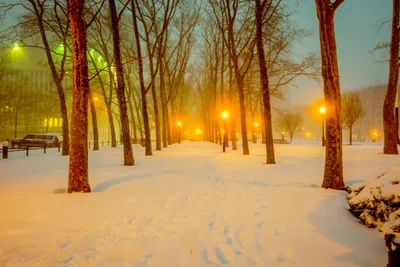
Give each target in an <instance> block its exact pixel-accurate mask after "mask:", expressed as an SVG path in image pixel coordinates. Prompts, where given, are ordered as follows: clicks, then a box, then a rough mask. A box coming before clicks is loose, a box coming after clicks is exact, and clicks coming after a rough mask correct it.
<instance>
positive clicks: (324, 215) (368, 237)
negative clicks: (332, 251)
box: [308, 194, 387, 267]
mask: <svg viewBox="0 0 400 267" xmlns="http://www.w3.org/2000/svg"><path fill="white" fill-rule="evenodd" d="M343 213H344V214H345V215H344V216H343V215H342V214H343ZM346 213H347V214H346ZM338 215H339V216H338ZM346 215H347V216H346ZM308 219H309V221H310V223H311V224H313V225H314V226H315V227H316V228H317V230H315V231H316V232H318V233H320V234H322V235H324V236H326V237H328V238H329V239H331V240H332V241H334V242H336V243H337V244H340V245H343V246H345V247H347V248H349V249H351V250H352V251H351V252H349V253H346V254H343V255H340V256H337V257H335V258H334V259H335V260H337V261H339V262H346V263H351V264H355V265H358V266H363V267H378V266H379V267H381V266H386V263H387V251H386V249H385V244H384V241H383V238H382V237H381V236H380V235H379V234H378V233H377V230H376V229H375V230H371V229H368V228H367V227H366V226H364V225H361V224H360V223H359V222H358V220H357V218H355V217H354V216H353V215H352V214H351V213H350V211H348V205H347V202H346V199H345V197H344V195H343V194H337V195H333V196H330V197H327V198H326V199H324V200H322V201H320V202H319V203H318V204H317V207H316V208H315V210H314V211H312V212H310V213H309V214H308Z"/></svg>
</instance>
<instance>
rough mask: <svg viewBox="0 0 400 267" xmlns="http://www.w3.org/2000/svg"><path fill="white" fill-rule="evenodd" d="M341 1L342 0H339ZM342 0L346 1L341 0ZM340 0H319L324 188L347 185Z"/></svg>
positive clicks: (317, 1)
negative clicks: (336, 24) (337, 22)
mask: <svg viewBox="0 0 400 267" xmlns="http://www.w3.org/2000/svg"><path fill="white" fill-rule="evenodd" d="M339 1H340V0H339ZM340 2H342V1H340ZM340 2H338V0H336V2H335V3H331V1H330V0H315V4H316V7H317V16H318V21H319V34H320V46H321V58H322V77H323V80H324V95H325V105H326V150H325V170H324V180H323V182H322V187H323V188H331V189H337V190H343V189H344V183H343V160H342V122H341V118H340V112H341V98H340V84H339V68H338V62H337V54H336V39H335V29H334V15H335V8H337V6H338V3H340Z"/></svg>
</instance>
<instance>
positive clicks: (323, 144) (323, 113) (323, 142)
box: [319, 107, 326, 146]
mask: <svg viewBox="0 0 400 267" xmlns="http://www.w3.org/2000/svg"><path fill="white" fill-rule="evenodd" d="M319 112H320V113H321V115H322V146H325V125H324V124H325V113H326V108H325V107H320V108H319Z"/></svg>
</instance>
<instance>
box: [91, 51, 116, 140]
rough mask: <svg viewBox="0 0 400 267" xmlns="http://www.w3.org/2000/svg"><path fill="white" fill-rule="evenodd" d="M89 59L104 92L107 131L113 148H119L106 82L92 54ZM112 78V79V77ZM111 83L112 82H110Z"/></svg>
mask: <svg viewBox="0 0 400 267" xmlns="http://www.w3.org/2000/svg"><path fill="white" fill-rule="evenodd" d="M89 57H90V61H91V62H92V64H93V66H94V69H95V70H96V73H97V76H98V78H99V83H100V87H101V91H102V94H103V98H104V104H105V105H106V107H107V113H108V114H107V116H108V121H109V127H108V128H109V129H107V131H110V132H111V147H117V138H116V135H115V127H114V120H113V116H112V112H111V110H112V108H111V99H110V100H109V99H108V97H107V94H106V89H105V86H104V82H103V80H102V78H101V75H100V72H99V69H98V67H97V65H96V62H95V61H94V60H93V57H92V54H91V53H89ZM109 72H111V70H110V68H109ZM110 77H112V75H111V76H110ZM110 82H111V80H110ZM110 90H112V87H111V88H110ZM107 139H109V137H107ZM107 141H109V140H107Z"/></svg>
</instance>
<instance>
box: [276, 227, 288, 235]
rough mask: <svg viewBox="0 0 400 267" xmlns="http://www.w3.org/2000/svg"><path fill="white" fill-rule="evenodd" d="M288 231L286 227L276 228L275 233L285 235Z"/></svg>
mask: <svg viewBox="0 0 400 267" xmlns="http://www.w3.org/2000/svg"><path fill="white" fill-rule="evenodd" d="M285 232H286V230H285V228H276V229H275V231H274V235H275V236H277V235H283V234H284V233H285Z"/></svg>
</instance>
